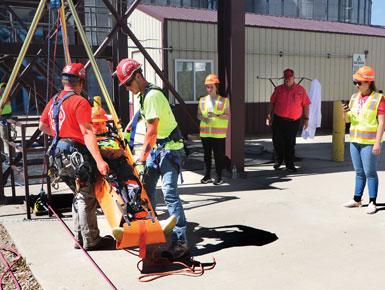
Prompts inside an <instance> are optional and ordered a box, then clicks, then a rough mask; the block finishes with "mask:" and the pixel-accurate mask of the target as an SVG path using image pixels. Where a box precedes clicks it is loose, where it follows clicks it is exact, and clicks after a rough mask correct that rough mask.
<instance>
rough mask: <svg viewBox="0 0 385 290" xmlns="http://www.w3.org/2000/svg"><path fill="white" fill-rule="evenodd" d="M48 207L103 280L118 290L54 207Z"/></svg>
mask: <svg viewBox="0 0 385 290" xmlns="http://www.w3.org/2000/svg"><path fill="white" fill-rule="evenodd" d="M46 205H47V207H48V208H49V209H50V210H51V211H52V212H53V214H54V215H55V216H56V218H57V219H58V220H59V221H60V223H61V224H62V225H63V226H64V228H65V229H66V230H67V232H68V233H69V234H70V235H71V237H72V239H73V240H74V241H75V243H76V244H77V245H78V246H79V247H80V249H81V250H82V251H83V253H84V254H85V255H86V256H87V257H88V258H89V259H90V261H91V263H92V264H93V265H94V266H95V268H96V269H97V270H98V271H99V273H100V274H101V275H102V276H103V278H104V279H105V280H106V281H107V283H108V284H109V285H110V286H111V288H112V289H115V290H117V288H116V287H115V285H114V284H113V283H112V282H111V280H110V279H108V277H107V276H106V274H104V272H103V271H102V269H100V267H99V266H98V264H96V262H95V261H94V259H92V257H91V256H90V254H88V252H87V251H86V250H84V248H83V247H82V246H81V245H80V244H79V242H78V241H77V240H76V239H75V237H74V235H73V233H72V231H71V230H70V229H69V228H68V226H67V225H66V223H65V222H63V220H62V219H61V218H60V217H59V216H58V215H57V213H56V212H55V211H54V210H53V209H52V207H51V206H50V205H49V204H48V203H47V204H46Z"/></svg>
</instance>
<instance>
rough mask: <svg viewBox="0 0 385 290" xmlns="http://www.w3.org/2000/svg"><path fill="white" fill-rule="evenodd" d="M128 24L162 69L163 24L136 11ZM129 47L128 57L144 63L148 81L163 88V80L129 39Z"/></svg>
mask: <svg viewBox="0 0 385 290" xmlns="http://www.w3.org/2000/svg"><path fill="white" fill-rule="evenodd" d="M128 24H129V27H130V28H131V30H132V31H133V32H134V34H135V36H136V38H138V39H139V41H140V42H141V44H142V45H143V46H144V47H148V49H147V52H148V53H149V54H150V56H151V57H152V59H153V60H154V61H155V62H156V63H157V64H158V66H159V67H160V69H162V23H161V22H160V21H159V20H157V19H155V18H153V17H150V16H148V15H147V14H145V13H143V12H142V11H140V10H138V9H136V10H135V11H134V13H133V14H132V15H131V16H130V17H129V19H128ZM128 47H129V49H128V56H129V57H132V58H134V59H136V60H138V61H139V62H140V63H142V65H143V70H144V73H145V76H146V79H147V80H148V81H150V82H152V83H155V84H156V85H158V86H162V81H161V79H160V78H159V76H157V75H156V73H155V70H154V69H153V68H152V67H151V65H150V64H149V63H148V62H147V61H145V62H144V57H143V55H142V54H141V53H140V52H139V50H138V49H137V48H136V47H135V44H134V43H133V42H132V41H131V39H130V38H129V39H128ZM132 47H135V48H132Z"/></svg>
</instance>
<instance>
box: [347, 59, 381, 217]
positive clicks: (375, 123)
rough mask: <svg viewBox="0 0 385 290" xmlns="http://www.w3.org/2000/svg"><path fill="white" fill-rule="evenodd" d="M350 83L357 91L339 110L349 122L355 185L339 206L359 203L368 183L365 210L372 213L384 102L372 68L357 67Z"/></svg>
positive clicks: (376, 186) (375, 193)
mask: <svg viewBox="0 0 385 290" xmlns="http://www.w3.org/2000/svg"><path fill="white" fill-rule="evenodd" d="M353 83H354V85H355V86H356V88H357V90H358V92H357V93H356V94H353V95H352V97H351V99H350V102H349V105H346V104H343V105H342V109H343V112H344V119H345V122H350V155H351V157H352V162H353V166H354V169H355V171H356V185H355V191H354V196H353V199H352V200H350V201H348V202H346V203H344V204H343V205H342V206H344V207H349V208H351V207H358V206H361V205H362V201H361V199H362V194H363V192H364V188H365V184H366V182H368V189H369V205H368V207H367V208H366V213H368V214H374V213H375V212H376V211H377V207H376V198H377V191H378V176H377V163H378V158H379V156H380V152H381V143H382V141H383V140H382V135H383V134H384V128H385V101H384V96H383V95H382V94H380V93H377V92H376V91H377V89H376V85H375V83H374V69H373V68H371V67H369V66H363V67H361V68H360V69H359V70H358V71H357V72H356V73H355V74H354V75H353Z"/></svg>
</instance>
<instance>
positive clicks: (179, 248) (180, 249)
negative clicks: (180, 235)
mask: <svg viewBox="0 0 385 290" xmlns="http://www.w3.org/2000/svg"><path fill="white" fill-rule="evenodd" d="M189 255H190V250H189V247H188V245H187V242H186V241H173V242H172V243H171V246H170V248H169V249H168V251H165V252H163V253H162V256H163V257H166V258H168V259H178V258H182V257H187V256H189Z"/></svg>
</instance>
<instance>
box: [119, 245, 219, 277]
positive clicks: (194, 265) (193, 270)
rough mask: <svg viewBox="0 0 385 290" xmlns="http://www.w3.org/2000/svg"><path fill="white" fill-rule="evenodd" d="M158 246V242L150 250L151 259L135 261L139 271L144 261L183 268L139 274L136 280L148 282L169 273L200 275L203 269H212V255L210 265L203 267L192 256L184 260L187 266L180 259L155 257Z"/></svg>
mask: <svg viewBox="0 0 385 290" xmlns="http://www.w3.org/2000/svg"><path fill="white" fill-rule="evenodd" d="M159 247H160V244H159V245H158V246H157V247H156V248H155V249H154V250H153V251H152V254H151V259H146V258H144V259H141V260H140V261H139V262H138V263H137V265H136V267H137V269H138V270H139V272H141V273H142V271H143V268H141V267H140V265H141V264H144V262H147V263H150V264H152V265H162V266H166V265H180V266H182V267H183V268H182V269H179V270H173V271H166V272H155V273H148V274H142V275H140V276H139V277H138V281H139V282H150V281H154V280H156V279H159V278H162V277H166V276H170V275H174V274H187V275H190V276H202V275H203V273H204V272H205V271H208V270H212V269H214V267H215V265H216V261H215V258H214V257H213V262H212V264H211V265H210V266H208V267H204V266H203V265H202V263H200V262H197V261H195V260H194V258H192V257H191V258H190V259H189V261H188V262H186V263H190V264H191V266H189V265H187V264H186V263H183V262H181V261H170V260H169V259H168V258H165V257H155V253H156V252H157V251H158V249H159ZM124 250H125V251H126V252H128V253H130V254H131V255H134V256H137V257H139V254H137V253H135V252H133V251H130V250H128V249H124ZM142 266H143V265H142Z"/></svg>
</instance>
